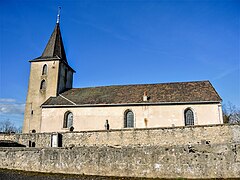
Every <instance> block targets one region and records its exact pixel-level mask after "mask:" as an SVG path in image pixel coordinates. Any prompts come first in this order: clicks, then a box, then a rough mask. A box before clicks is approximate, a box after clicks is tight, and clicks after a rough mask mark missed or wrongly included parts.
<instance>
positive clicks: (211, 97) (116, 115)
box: [23, 15, 223, 133]
mask: <svg viewBox="0 0 240 180" xmlns="http://www.w3.org/2000/svg"><path fill="white" fill-rule="evenodd" d="M30 64H31V70H30V77H29V85H28V93H27V100H26V107H25V114H24V124H23V133H35V132H38V133H39V132H65V131H88V130H104V129H109V128H110V129H122V128H153V127H174V126H192V125H207V124H222V123H223V119H222V106H221V101H222V100H221V98H220V96H219V95H218V93H217V92H216V90H215V89H214V87H213V86H212V84H211V83H210V82H209V81H195V82H175V83H160V84H138V85H119V86H116V85H114V86H101V87H86V88H73V87H72V83H73V74H74V73H75V71H74V69H73V68H72V67H71V66H70V65H69V64H68V61H67V56H66V53H65V50H64V45H63V41H62V36H61V31H60V25H59V15H58V20H57V23H56V26H55V28H54V31H53V33H52V35H51V37H50V39H49V41H48V43H47V45H46V47H45V49H44V51H43V53H42V55H41V56H40V57H38V58H36V59H33V60H31V61H30Z"/></svg>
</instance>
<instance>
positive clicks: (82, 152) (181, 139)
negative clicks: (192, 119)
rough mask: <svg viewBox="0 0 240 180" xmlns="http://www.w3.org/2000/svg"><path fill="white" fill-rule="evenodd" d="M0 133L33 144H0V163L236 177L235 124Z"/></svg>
mask: <svg viewBox="0 0 240 180" xmlns="http://www.w3.org/2000/svg"><path fill="white" fill-rule="evenodd" d="M51 136H52V133H36V134H10V135H7V134H0V140H11V141H15V142H18V143H20V144H25V145H27V146H28V144H29V141H31V142H34V143H35V144H36V147H35V148H33V147H31V148H28V147H27V148H18V147H15V148H3V147H2V148H0V168H8V169H19V170H26V171H41V172H54V173H76V174H88V175H103V176H105V175H107V176H135V177H161V178H164V177H165V178H170V177H172V178H177V177H184V178H230V177H232V178H240V125H239V124H235V125H208V126H192V127H174V128H151V129H121V130H110V131H88V132H66V133H61V142H62V146H63V147H58V148H51V147H50V146H51Z"/></svg>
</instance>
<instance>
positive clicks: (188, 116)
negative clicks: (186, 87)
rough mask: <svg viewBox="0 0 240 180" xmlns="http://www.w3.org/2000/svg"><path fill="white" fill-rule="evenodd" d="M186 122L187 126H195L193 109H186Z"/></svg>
mask: <svg viewBox="0 0 240 180" xmlns="http://www.w3.org/2000/svg"><path fill="white" fill-rule="evenodd" d="M184 120H185V126H190V125H194V114H193V111H192V110H191V109H189V108H188V109H186V110H185V111H184Z"/></svg>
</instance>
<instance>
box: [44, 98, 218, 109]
mask: <svg viewBox="0 0 240 180" xmlns="http://www.w3.org/2000/svg"><path fill="white" fill-rule="evenodd" d="M219 103H220V104H221V100H220V101H192V102H156V103H145V102H144V103H119V104H76V105H44V104H43V105H42V106H41V107H42V108H51V107H100V106H150V105H176V104H178V105H180V104H219Z"/></svg>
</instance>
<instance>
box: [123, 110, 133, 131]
mask: <svg viewBox="0 0 240 180" xmlns="http://www.w3.org/2000/svg"><path fill="white" fill-rule="evenodd" d="M124 127H125V128H131V127H134V114H133V112H132V111H131V110H127V111H125V113H124Z"/></svg>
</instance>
